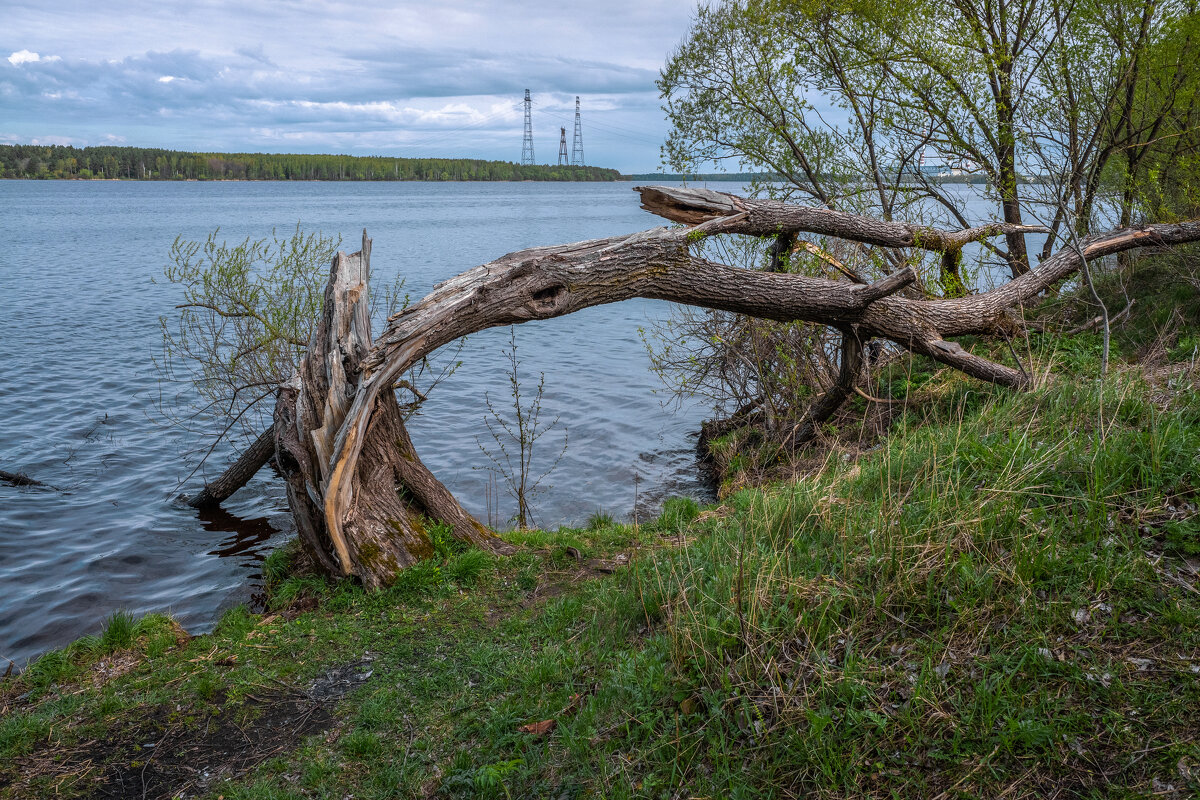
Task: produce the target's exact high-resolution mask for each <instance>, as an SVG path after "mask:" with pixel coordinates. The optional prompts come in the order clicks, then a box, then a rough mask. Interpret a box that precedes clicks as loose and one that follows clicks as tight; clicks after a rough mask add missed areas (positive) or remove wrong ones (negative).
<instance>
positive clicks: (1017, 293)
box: [223, 186, 1200, 586]
mask: <svg viewBox="0 0 1200 800" xmlns="http://www.w3.org/2000/svg"><path fill="white" fill-rule="evenodd" d="M637 191H638V192H639V193H640V194H641V197H642V205H643V208H645V209H647V210H649V211H651V212H652V213H654V214H657V215H659V216H662V217H665V218H666V219H668V220H671V221H675V222H682V223H685V224H686V225H687V226H690V227H667V228H656V229H653V230H649V231H645V232H641V233H635V234H631V235H628V236H617V237H611V238H607V239H596V240H591V241H585V242H577V243H574V244H567V245H558V246H552V247H538V248H532V249H529V250H522V251H520V252H516V253H510V254H508V255H505V256H502V257H500V258H498V259H496V260H495V261H492V262H489V263H487V264H484V265H482V266H478V267H475V268H474V269H471V270H468V271H466V272H464V273H462V274H460V275H458V276H456V277H454V278H451V279H449V280H447V281H445V282H443V283H440V284H438V285H436V286H435V287H434V289H433V291H432V292H431V293H430V294H429V295H428V296H426V297H425V298H424V299H423V300H421V301H420V302H419V303H417V304H415V305H413V306H411V307H409V308H406V309H404V310H403V311H401V312H400V313H398V314H395V315H393V316H392V317H391V318H390V319H389V320H388V323H387V327H386V328H385V330H384V331H383V332H382V333H381V334H380V335H379V337H378V338H376V339H372V336H371V330H370V319H369V315H368V312H367V308H368V306H367V302H368V299H367V298H368V292H369V284H370V252H371V246H370V240H369V239H367V237H366V233H365V232H364V234H363V246H362V249H361V251H360V252H358V253H355V254H353V255H350V256H346V255H344V254H342V253H339V254H338V255H337V256H336V257H335V258H334V259H333V265H332V269H331V272H330V277H329V283H328V285H327V288H326V291H325V299H324V312H323V315H322V317H321V320H320V322H319V324H318V326H317V328H316V330H315V331H314V332H313V335H312V337H311V339H310V341H309V345H308V349H307V352H306V355H305V357H304V359H303V361H302V363H301V367H300V369H299V371H298V372H297V374H296V375H295V376H293V378H292V379H291V380H290V381H289V382H288V383H287V384H286V385H284V386H283V387H281V389H280V390H279V393H278V397H277V400H276V408H275V415H274V427H273V436H274V442H275V447H274V453H275V454H276V455H277V464H278V466H279V468H280V470H281V471H282V473H283V474H284V476H285V478H286V480H287V486H288V498H289V501H290V502H291V505H292V513H293V516H294V517H295V520H296V525H297V529H298V531H299V536H300V539H301V540H302V541H303V542H304V544H305V546H306V548H307V549H308V551H309V552H310V554H311V555H312V557H313V559H314V561H315V562H316V563H317V564H319V565H320V566H321V568H323V569H324V570H326V571H328V572H329V573H331V574H336V575H353V576H356V577H358V578H359V579H361V580H362V581H363V583H364V584H367V585H369V586H379V585H383V584H386V583H388V582H389V581H391V580H392V579H393V578H394V576H395V575H396V573H397V571H398V570H401V569H403V568H404V567H406V566H408V565H410V564H412V563H414V562H415V561H416V560H418V559H420V558H422V557H424V556H426V555H428V554H429V553H430V551H431V549H432V548H431V544H430V540H429V535H428V533H427V530H426V525H427V523H428V521H429V520H437V521H440V522H443V523H445V524H447V525H448V526H450V528H451V530H452V531H453V534H454V536H455V537H457V538H459V539H462V540H464V541H468V542H470V543H472V544H474V545H476V546H478V547H482V548H485V549H489V550H492V551H504V550H507V549H509V548H508V545H506V544H505V543H503V542H502V541H501V540H500V539H499V538H498V537H496V536H495V534H494V533H493V532H492V531H490V530H488V529H487V528H486V527H484V526H483V525H481V524H480V523H479V522H478V521H476V520H475V519H474V518H473V517H472V516H471V515H470V514H469V513H468V512H466V511H465V510H464V509H463V508H462V506H461V505H460V504H459V503H458V501H457V500H456V499H455V498H454V496H453V495H452V494H451V493H450V492H449V491H448V490H447V489H446V488H445V486H443V485H442V484H441V483H440V482H439V481H438V480H437V478H436V477H435V476H434V475H433V474H432V473H431V472H429V470H428V469H426V468H425V466H424V465H423V464H422V463H421V461H420V458H419V457H418V456H417V454H416V451H415V450H414V448H413V446H412V442H411V441H410V439H409V437H408V434H407V432H406V431H405V427H404V422H403V419H402V417H401V414H400V410H399V406H398V404H397V402H396V398H395V394H394V391H395V388H396V387H397V384H398V383H399V382H400V381H401V376H403V375H404V374H405V373H406V371H407V370H409V369H410V368H411V367H412V366H413V365H414V364H417V363H419V362H420V361H421V359H423V358H425V357H427V356H428V355H430V354H431V353H433V352H434V351H435V350H437V349H438V348H440V347H443V346H444V345H446V344H449V343H451V342H453V341H455V340H457V339H459V338H461V337H463V336H466V335H469V334H472V333H475V332H478V331H481V330H484V329H486V328H491V327H495V326H499V325H510V324H516V323H522V322H527V321H530V320H535V319H550V318H553V317H559V316H563V315H566V314H570V313H573V312H575V311H579V310H582V309H584V308H589V307H591V306H596V305H602V304H605V303H613V302H619V301H622V300H627V299H631V298H634V297H643V298H651V299H659V300H669V301H672V302H676V303H684V304H690V305H695V306H703V307H706V308H711V309H720V310H725V311H732V312H736V313H741V314H748V315H752V316H756V317H761V318H768V319H774V320H780V321H805V322H810V323H816V324H821V325H828V326H830V327H832V328H835V329H837V330H838V331H839V332H840V334H841V341H842V348H841V351H842V352H841V366H840V370H839V374H838V377H837V379H836V380H835V382H834V384H833V385H832V386H831V387H830V388H829V389H828V390H827V391H826V392H825V393H824V394H822V395H820V396H818V397H817V398H816V399H815V401H814V402H813V404H812V406H811V408H810V409H809V411H808V412H807V413H806V414H805V415H803V417H802V419H801V423H800V424H798V425H797V426H796V429H795V430H793V431H792V434H791V436H790V444H791V445H792V446H793V447H799V446H802V445H803V444H804V443H805V442H806V441H808V440H809V439H810V438H811V437H812V435H813V432H814V431H815V430H816V428H817V426H819V425H820V423H821V422H823V421H824V420H826V419H828V418H829V416H831V415H832V414H833V413H834V412H835V411H836V410H837V409H838V408H839V407H840V406H841V405H842V403H843V402H844V401H845V399H846V398H847V397H849V396H850V395H851V394H852V393H853V392H854V390H855V388H856V386H855V382H856V379H857V376H858V372H859V364H860V360H861V357H862V350H863V344H864V343H865V342H866V341H868V340H869V339H872V338H882V339H887V340H890V341H892V342H895V343H896V344H898V345H900V346H901V347H903V348H906V349H908V350H910V351H912V352H914V353H919V354H921V355H925V356H928V357H930V358H933V359H935V360H937V361H939V362H941V363H943V364H946V365H947V366H950V367H953V368H955V369H957V370H960V371H962V372H963V373H965V374H967V375H970V376H971V377H974V378H977V379H979V380H983V381H987V382H990V383H995V384H1000V385H1003V386H1008V387H1011V388H1014V389H1023V388H1026V387H1028V386H1029V384H1030V376H1029V375H1028V374H1027V373H1026V372H1025V371H1024V370H1023V369H1020V368H1019V365H1018V368H1013V367H1010V366H1007V365H1004V364H1000V363H997V362H995V361H992V360H990V359H987V358H985V357H983V356H980V355H977V354H975V353H972V352H971V351H969V350H967V349H965V348H964V347H962V346H961V345H960V344H958V343H956V342H954V341H953V338H954V337H961V336H967V335H981V336H994V335H1001V336H1011V335H1013V334H1014V333H1015V332H1017V328H1018V326H1019V325H1020V320H1019V317H1017V316H1016V315H1014V314H1013V310H1014V309H1019V308H1020V307H1022V306H1024V305H1026V304H1029V303H1030V302H1031V301H1033V300H1034V299H1035V298H1036V297H1037V296H1038V295H1039V294H1040V293H1042V292H1043V291H1045V290H1047V289H1050V288H1052V287H1054V286H1055V285H1057V284H1059V283H1061V282H1062V281H1063V280H1064V279H1066V278H1068V277H1070V276H1071V275H1073V274H1074V273H1075V272H1076V271H1078V270H1079V269H1080V267H1081V266H1082V265H1083V264H1084V263H1086V261H1088V260H1092V259H1096V258H1100V257H1102V256H1106V255H1111V254H1114V253H1119V252H1123V251H1126V250H1130V249H1133V248H1138V247H1147V246H1155V247H1164V246H1166V247H1169V246H1172V245H1177V244H1182V243H1185V242H1191V241H1197V240H1200V221H1192V222H1181V223H1175V224H1163V225H1148V226H1145V227H1142V228H1125V229H1121V230H1114V231H1110V232H1107V233H1103V234H1098V235H1093V236H1090V237H1088V238H1087V239H1085V240H1083V242H1082V243H1081V246H1080V247H1079V248H1064V249H1063V250H1061V251H1059V252H1058V253H1056V254H1054V255H1053V256H1051V257H1050V258H1047V259H1046V260H1044V261H1043V262H1042V263H1041V264H1040V265H1038V266H1037V267H1036V268H1035V269H1033V270H1031V271H1029V272H1027V273H1025V274H1024V275H1021V276H1020V277H1018V278H1015V279H1013V280H1012V281H1010V282H1008V283H1006V284H1004V285H1003V286H1001V287H999V288H997V289H995V290H993V291H990V292H986V293H982V294H978V295H970V296H965V297H954V298H933V299H930V298H928V297H926V296H925V295H924V293H923V292H920V291H916V288H915V286H914V282H915V281H916V280H917V275H916V273H915V272H914V270H913V269H912V268H911V267H904V268H902V269H899V270H896V271H894V272H892V273H891V274H888V275H885V276H883V277H882V278H880V279H879V280H876V281H874V282H871V283H867V282H865V280H864V279H863V278H861V277H860V276H858V275H857V273H851V274H849V276H848V277H849V279H848V280H829V279H825V278H814V277H808V276H804V275H796V274H789V273H786V272H779V271H756V270H749V269H739V268H735V267H731V266H728V265H725V264H720V263H715V262H713V261H710V260H706V259H705V258H702V257H700V256H698V255H696V254H695V253H694V252H693V251H694V250H695V249H696V248H695V247H693V245H694V244H696V243H697V242H698V241H700V240H702V239H703V238H705V237H709V236H716V235H721V234H746V235H751V236H772V237H776V238H777V239H784V240H788V239H789V237H790V239H794V237H795V235H796V234H798V233H812V234H820V235H825V236H833V237H838V238H840V239H844V240H847V241H851V242H858V243H862V244H867V245H871V246H874V247H879V248H891V249H900V250H907V249H914V248H915V249H918V250H924V251H929V252H933V253H936V254H938V255H939V257H940V259H941V262H942V264H943V267H944V268H949V266H950V265H952V264H956V263H957V259H958V256H959V253H961V251H962V248H963V247H965V246H966V245H967V244H968V243H970V242H975V241H980V240H983V239H986V238H988V237H992V236H1000V235H1005V236H1007V235H1010V234H1013V233H1027V232H1032V231H1036V230H1041V229H1039V228H1034V227H1029V226H1014V225H1010V224H993V225H985V226H981V227H974V228H969V229H965V230H959V231H946V230H940V229H936V228H930V227H925V226H918V225H911V224H906V223H897V222H883V221H879V220H874V219H870V218H867V217H862V216H857V215H853V214H847V213H844V212H838V211H831V210H826V209H816V208H807V207H800V206H793V205H788V204H784V203H779V202H774V201H769V200H751V199H746V198H742V197H737V196H734V195H730V194H724V193H720V192H714V191H709V190H704V189H681V188H667V187H654V186H651V187H639V188H638V189H637ZM262 449H265V448H262ZM269 457H270V454H268V455H267V456H266V458H269ZM263 460H264V462H265V460H266V459H265V458H264V459H263ZM240 469H241V471H242V472H244V471H245V469H246V464H245V463H244V460H243V463H242V464H241V465H240ZM226 489H228V485H227V484H226V485H224V486H223V491H224V490H226Z"/></svg>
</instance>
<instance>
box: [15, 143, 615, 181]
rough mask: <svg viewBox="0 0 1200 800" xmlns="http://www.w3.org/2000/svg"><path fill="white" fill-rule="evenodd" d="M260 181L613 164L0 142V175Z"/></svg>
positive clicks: (529, 173) (533, 172)
mask: <svg viewBox="0 0 1200 800" xmlns="http://www.w3.org/2000/svg"><path fill="white" fill-rule="evenodd" d="M93 177H94V178H107V179H109V180H111V179H115V178H120V179H127V180H184V179H187V180H265V181H287V180H302V181H312V180H318V181H614V180H617V179H618V178H620V177H621V176H620V174H619V173H618V172H617V171H616V170H612V169H604V168H602V167H570V166H553V165H549V164H540V165H523V164H514V163H511V162H507V161H483V160H480V159H468V158H387V157H383V156H343V155H302V154H295V153H187V152H180V151H176V150H159V149H154V148H144V147H73V146H70V145H23V144H18V145H0V178H41V179H45V178H93Z"/></svg>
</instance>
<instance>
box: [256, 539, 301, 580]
mask: <svg viewBox="0 0 1200 800" xmlns="http://www.w3.org/2000/svg"><path fill="white" fill-rule="evenodd" d="M298 546H299V543H298V542H297V541H296V540H293V541H290V542H288V543H287V544H285V545H283V546H282V547H277V548H276V549H274V550H272V551H271V552H270V553H268V554H267V557H266V558H264V559H263V563H262V576H263V583H264V584H265V585H266V586H267V588H268V589H269V588H271V587H273V586H277V585H279V584H280V583H283V581H285V580H287V577H288V576H289V575H290V574H291V573H292V571H293V569H292V565H293V562H294V560H295V555H296V548H297V547H298Z"/></svg>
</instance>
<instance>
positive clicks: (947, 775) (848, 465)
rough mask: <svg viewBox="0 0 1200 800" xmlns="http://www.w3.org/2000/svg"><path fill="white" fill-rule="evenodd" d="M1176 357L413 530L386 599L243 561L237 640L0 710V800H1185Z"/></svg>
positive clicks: (1198, 722) (1193, 436) (100, 649)
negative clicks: (711, 489) (630, 515)
mask: <svg viewBox="0 0 1200 800" xmlns="http://www.w3.org/2000/svg"><path fill="white" fill-rule="evenodd" d="M1180 341H1182V338H1181V337H1176V340H1175V343H1174V344H1172V345H1171V347H1167V348H1160V349H1161V350H1162V351H1163V353H1165V355H1163V356H1162V357H1161V358H1159V359H1158V360H1157V361H1156V362H1154V363H1153V364H1151V365H1147V364H1141V365H1137V366H1130V365H1127V364H1119V363H1118V364H1114V366H1113V368H1112V372H1111V374H1110V376H1109V377H1108V379H1107V380H1105V381H1103V382H1102V381H1099V380H1098V379H1097V378H1096V375H1097V373H1098V361H1097V359H1098V350H1099V337H1098V335H1096V334H1091V333H1085V334H1081V335H1079V336H1076V337H1073V338H1070V339H1066V340H1063V339H1053V340H1052V339H1050V338H1048V337H1047V338H1046V339H1045V340H1044V341H1041V342H1039V341H1036V340H1035V341H1033V342H1032V343H1031V350H1030V351H1029V353H1028V356H1029V358H1030V362H1029V363H1030V364H1032V365H1033V367H1034V368H1035V369H1036V371H1037V373H1038V375H1039V376H1040V377H1039V387H1038V388H1037V389H1035V390H1034V391H1031V392H1028V393H1024V394H1015V393H1012V392H1007V391H1003V390H998V389H993V388H990V387H986V386H981V385H980V384H978V383H976V382H972V381H969V380H967V379H965V378H961V377H959V376H957V375H952V374H946V373H942V374H934V373H932V372H929V376H928V377H927V378H926V379H925V380H924V382H923V384H922V386H921V397H922V402H921V403H920V404H919V405H914V406H911V407H908V408H905V409H904V410H903V411H902V413H901V414H900V415H899V416H898V417H897V419H896V420H895V421H894V422H893V423H892V428H891V433H890V435H889V436H888V438H886V439H885V440H882V441H881V443H880V444H879V445H878V446H877V447H875V449H873V450H872V451H870V452H868V453H865V454H855V455H854V456H853V457H851V456H850V453H849V452H848V451H847V452H846V453H844V454H843V452H842V451H840V450H839V449H838V447H837V446H836V445H834V446H833V447H831V448H830V449H829V450H828V451H827V457H826V459H825V463H824V465H823V467H822V468H820V469H816V470H814V471H812V472H811V473H810V474H808V475H806V476H805V477H803V478H802V479H799V480H793V481H789V482H785V483H777V484H774V485H769V486H766V487H760V488H753V489H744V490H740V491H736V492H734V493H732V494H730V495H729V496H727V497H726V499H725V500H724V502H723V503H722V504H721V505H719V506H717V507H714V508H709V509H704V510H702V509H700V508H698V507H696V506H695V504H694V503H691V502H690V501H683V500H677V501H673V502H671V503H670V504H669V505H668V507H667V509H666V511H665V512H664V514H663V517H662V518H661V519H660V520H658V521H657V522H655V523H654V524H652V525H642V526H640V527H637V528H635V527H633V526H630V525H613V524H610V523H608V521H606V520H604V519H597V520H596V521H595V522H596V524H595V525H594V526H593V527H592V528H591V529H580V530H560V531H555V532H527V533H519V534H517V533H514V534H510V537H511V539H512V540H513V541H515V542H516V543H518V544H521V545H524V547H525V549H524V552H522V553H521V554H520V555H517V556H515V557H512V558H507V559H495V558H492V557H490V556H488V555H486V554H483V553H480V552H478V551H469V550H466V551H464V550H462V549H460V548H459V547H458V546H457V545H455V544H453V543H452V542H450V541H448V540H446V539H445V538H444V537H441V536H439V537H438V541H439V551H438V556H437V558H435V559H434V560H432V561H430V562H427V563H423V564H421V565H419V566H417V567H415V568H413V569H411V570H409V571H407V572H405V573H404V574H403V575H402V576H401V578H400V580H399V581H398V583H397V584H396V585H395V586H393V587H392V588H390V589H389V590H387V591H384V592H380V593H375V594H368V593H365V592H363V591H362V590H361V589H360V588H358V587H355V586H353V585H351V584H349V583H330V582H327V581H325V580H324V579H319V578H313V577H295V576H292V577H289V571H288V569H287V564H286V560H287V555H286V553H283V554H278V555H275V556H272V558H271V559H269V561H268V563H267V570H266V575H267V578H268V581H269V583H270V589H269V594H270V600H269V608H268V610H267V611H266V612H265V613H263V614H251V613H249V612H247V611H246V610H245V609H234V610H233V611H230V612H229V613H228V614H226V615H225V617H224V618H223V620H222V621H221V623H220V625H219V626H218V627H217V629H216V630H215V632H214V633H212V634H211V635H207V636H200V637H195V638H191V637H188V636H187V635H186V634H184V633H183V632H182V631H180V630H179V629H178V628H177V627H176V626H174V625H173V624H172V623H171V622H170V621H169V620H167V619H165V618H158V617H152V618H147V619H145V620H141V621H139V622H136V623H135V622H134V621H133V620H131V619H128V618H126V617H121V616H118V617H116V618H114V619H113V620H112V621H111V623H110V625H109V627H108V630H107V631H106V632H105V634H104V636H102V637H100V638H98V639H95V640H85V641H84V642H81V643H77V644H76V645H73V646H72V647H71V648H68V649H67V650H65V651H62V652H59V653H51V654H48V655H47V656H45V657H43V658H42V659H41V660H40V661H38V662H35V663H34V664H33V665H32V666H31V667H30V668H29V669H28V670H27V671H26V672H25V673H24V674H23V675H21V676H19V677H16V678H11V679H9V681H8V682H7V683H5V684H3V685H0V713H2V718H0V787H3V788H0V797H3V798H27V797H50V796H56V797H142V796H146V797H175V796H187V797H194V796H199V797H208V798H225V799H226V800H232V799H233V798H246V799H247V800H248V799H249V798H256V799H258V800H267V799H268V798H272V799H273V798H344V797H354V798H388V797H396V798H401V797H452V798H458V797H464V798H465V797H480V798H518V797H554V798H558V797H564V798H574V797H578V798H588V797H595V798H625V797H662V798H677V797H678V798H690V797H696V798H705V797H710V798H725V797H730V798H748V797H779V798H785V797H807V796H816V797H879V798H885V797H888V798H890V797H903V798H916V797H939V798H955V797H958V798H967V797H1001V796H1003V797H1047V796H1060V797H1144V796H1151V795H1153V796H1159V797H1188V796H1195V793H1197V792H1200V710H1198V709H1200V514H1198V511H1197V505H1198V503H1200V498H1198V496H1197V492H1198V489H1200V396H1198V395H1197V392H1196V387H1197V385H1200V367H1198V366H1197V364H1195V363H1194V360H1195V359H1194V355H1193V354H1191V353H1189V352H1186V351H1187V348H1185V347H1183V346H1181V345H1180V344H1179V342H1180ZM917 367H918V368H919V367H920V365H917ZM917 372H919V369H917ZM910 374H916V373H913V372H910ZM922 374H924V373H922ZM1052 376H1053V377H1052Z"/></svg>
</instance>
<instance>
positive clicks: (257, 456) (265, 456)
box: [188, 428, 275, 508]
mask: <svg viewBox="0 0 1200 800" xmlns="http://www.w3.org/2000/svg"><path fill="white" fill-rule="evenodd" d="M273 455H275V433H274V431H273V430H272V429H271V428H267V429H266V430H265V431H263V432H262V433H260V434H259V435H258V438H257V439H255V440H254V443H253V444H251V445H250V446H249V447H247V448H246V449H245V450H244V451H242V454H241V455H240V456H238V459H237V461H235V462H233V464H232V465H230V467H229V468H228V469H226V470H225V471H224V472H222V473H221V475H220V476H219V477H218V478H217V479H216V480H215V481H213V482H212V483H206V484H204V488H203V489H202V490H201V491H200V493H199V494H198V495H196V496H195V497H193V498H192V499H190V500H188V505H189V506H191V507H192V508H210V507H212V506H216V505H220V504H221V503H222V502H224V501H225V500H226V499H228V498H229V497H230V496H231V495H232V494H233V493H234V492H236V491H237V490H238V489H240V488H242V487H243V486H245V485H246V484H247V483H249V482H250V479H251V478H253V477H254V476H255V474H256V473H257V472H258V471H259V470H260V469H262V468H263V465H264V464H266V463H267V462H268V461H270V460H271V456H273Z"/></svg>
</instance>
